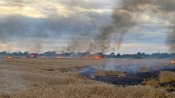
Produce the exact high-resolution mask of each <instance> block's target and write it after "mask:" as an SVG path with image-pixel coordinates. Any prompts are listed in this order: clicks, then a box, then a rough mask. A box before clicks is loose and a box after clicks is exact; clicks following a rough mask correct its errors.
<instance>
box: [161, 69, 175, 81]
mask: <svg viewBox="0 0 175 98" xmlns="http://www.w3.org/2000/svg"><path fill="white" fill-rule="evenodd" d="M159 82H160V83H170V82H175V72H171V71H162V72H160V74H159Z"/></svg>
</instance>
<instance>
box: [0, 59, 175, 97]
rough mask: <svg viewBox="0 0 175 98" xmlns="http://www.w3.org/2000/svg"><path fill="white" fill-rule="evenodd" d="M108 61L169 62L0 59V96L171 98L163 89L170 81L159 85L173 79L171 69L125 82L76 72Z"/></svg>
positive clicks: (123, 61) (163, 62) (162, 62)
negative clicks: (126, 83)
mask: <svg viewBox="0 0 175 98" xmlns="http://www.w3.org/2000/svg"><path fill="white" fill-rule="evenodd" d="M111 62H112V63H113V64H116V65H119V64H126V65H127V64H131V63H137V64H143V65H144V66H146V65H149V64H157V65H166V64H169V60H167V59H164V60H161V59H160V60H159V59H140V60H138V59H0V97H1V98H175V92H173V91H171V92H170V91H168V90H167V88H168V87H169V88H173V87H172V86H171V85H166V87H162V86H160V83H161V82H163V83H166V82H168V83H169V82H174V81H175V78H172V77H175V74H174V72H170V71H166V72H165V71H164V72H161V73H160V74H159V77H158V78H157V79H154V78H151V79H149V80H145V82H144V83H143V84H139V85H128V86H126V85H113V84H110V83H105V82H101V81H95V80H92V79H88V78H87V77H84V76H83V75H81V74H80V71H81V69H83V68H84V67H87V66H104V65H108V64H109V63H111ZM172 66H173V65H172ZM141 70H144V68H142V69H141ZM102 73H103V72H102ZM164 76H167V77H164Z"/></svg>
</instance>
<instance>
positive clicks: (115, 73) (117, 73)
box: [95, 70, 126, 77]
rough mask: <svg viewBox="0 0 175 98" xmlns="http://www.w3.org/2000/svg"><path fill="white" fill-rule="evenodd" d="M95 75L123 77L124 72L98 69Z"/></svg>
mask: <svg viewBox="0 0 175 98" xmlns="http://www.w3.org/2000/svg"><path fill="white" fill-rule="evenodd" d="M95 75H97V76H118V77H125V76H126V74H125V73H124V72H122V71H111V70H110V71H108V70H98V71H97V72H96V73H95Z"/></svg>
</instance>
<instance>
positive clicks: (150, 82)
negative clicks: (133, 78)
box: [144, 79, 159, 87]
mask: <svg viewBox="0 0 175 98" xmlns="http://www.w3.org/2000/svg"><path fill="white" fill-rule="evenodd" d="M144 84H145V85H148V86H153V87H158V86H159V81H158V80H156V79H149V80H147V81H144Z"/></svg>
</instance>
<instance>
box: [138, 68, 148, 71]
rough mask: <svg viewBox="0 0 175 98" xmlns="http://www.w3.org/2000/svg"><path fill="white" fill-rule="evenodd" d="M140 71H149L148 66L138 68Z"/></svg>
mask: <svg viewBox="0 0 175 98" xmlns="http://www.w3.org/2000/svg"><path fill="white" fill-rule="evenodd" d="M138 72H148V68H147V67H140V68H139V69H138Z"/></svg>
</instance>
